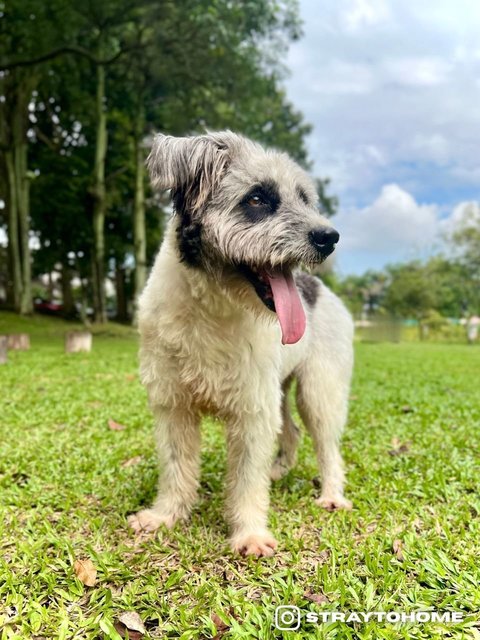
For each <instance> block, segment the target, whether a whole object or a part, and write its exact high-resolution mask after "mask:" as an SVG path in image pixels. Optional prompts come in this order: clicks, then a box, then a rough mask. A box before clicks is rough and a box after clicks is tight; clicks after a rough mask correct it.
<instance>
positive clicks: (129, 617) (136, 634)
mask: <svg viewBox="0 0 480 640" xmlns="http://www.w3.org/2000/svg"><path fill="white" fill-rule="evenodd" d="M113 626H114V627H115V629H116V631H117V633H119V634H120V635H121V636H122V638H126V637H127V632H128V637H129V638H130V640H140V638H143V636H144V635H145V634H146V633H147V630H146V629H145V626H144V624H143V622H142V619H141V618H140V616H139V615H138V613H137V612H136V611H124V612H123V613H121V614H120V615H119V616H118V619H117V621H116V622H115V624H114V625H113Z"/></svg>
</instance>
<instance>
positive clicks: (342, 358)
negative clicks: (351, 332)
mask: <svg viewBox="0 0 480 640" xmlns="http://www.w3.org/2000/svg"><path fill="white" fill-rule="evenodd" d="M351 367H352V359H351V350H349V349H345V352H344V353H338V352H336V351H334V349H333V348H332V347H329V345H328V344H327V346H325V344H324V345H323V346H322V345H321V344H317V345H316V348H315V349H314V350H313V352H312V353H311V354H310V355H309V358H308V359H307V360H306V361H305V362H303V363H302V365H301V366H300V368H299V369H298V371H297V375H298V385H297V406H298V411H299V413H300V416H301V418H302V420H303V422H304V423H305V426H306V427H307V429H308V431H309V433H310V434H311V436H312V439H313V444H314V448H315V452H316V455H317V460H318V465H319V467H320V473H321V478H322V493H321V495H320V498H318V500H316V502H317V504H319V505H320V506H322V507H324V508H325V509H328V510H329V511H332V510H334V509H351V507H352V504H351V502H350V501H349V500H347V499H346V498H345V497H344V495H343V485H344V481H345V476H344V471H343V461H342V456H341V454H340V449H339V441H340V436H341V433H342V431H343V428H344V426H345V423H346V420H347V410H348V396H349V389H350V375H351Z"/></svg>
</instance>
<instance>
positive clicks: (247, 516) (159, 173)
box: [130, 131, 353, 556]
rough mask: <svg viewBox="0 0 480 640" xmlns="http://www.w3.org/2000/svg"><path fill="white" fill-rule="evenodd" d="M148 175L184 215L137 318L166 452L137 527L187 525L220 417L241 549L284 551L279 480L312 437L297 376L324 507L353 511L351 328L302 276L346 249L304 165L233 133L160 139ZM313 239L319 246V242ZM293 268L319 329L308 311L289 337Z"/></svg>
mask: <svg viewBox="0 0 480 640" xmlns="http://www.w3.org/2000/svg"><path fill="white" fill-rule="evenodd" d="M148 166H149V170H150V174H151V177H152V182H153V185H154V187H156V188H157V189H170V190H171V194H172V199H173V203H174V215H173V216H172V218H171V219H170V221H169V224H168V227H167V229H166V233H165V239H164V242H163V244H162V247H161V250H160V252H159V254H158V256H157V259H156V261H155V265H154V267H153V270H152V272H151V274H150V277H149V280H148V283H147V286H146V288H145V290H144V292H143V294H142V296H141V299H140V302H139V311H138V320H139V329H140V335H141V349H140V361H141V378H142V381H143V383H144V385H145V386H146V388H147V391H148V396H149V402H150V406H151V409H152V411H153V414H154V417H155V423H156V435H157V442H158V452H159V457H160V478H159V487H158V495H157V497H156V499H155V502H154V504H153V506H152V507H151V508H150V509H146V510H143V511H140V512H139V513H137V514H135V515H132V516H130V524H131V526H132V527H133V528H134V529H135V530H136V531H142V530H147V531H153V530H155V529H157V528H158V527H159V526H160V525H161V524H165V525H167V527H171V526H173V525H174V523H175V522H176V521H177V520H179V519H185V518H187V517H188V515H189V513H190V510H191V508H192V505H193V504H194V502H195V499H196V494H197V487H198V480H199V459H200V419H201V415H202V414H204V413H210V414H214V415H216V416H218V417H220V418H221V419H222V420H224V422H225V424H226V434H227V445H228V477H227V507H226V517H227V519H228V521H229V524H230V527H231V544H232V547H233V549H234V550H235V551H238V552H241V553H244V554H254V555H257V556H267V555H272V554H273V551H274V549H275V547H276V541H275V539H274V538H273V536H272V534H271V533H270V532H269V530H268V527H267V516H268V504H269V484H270V479H271V478H273V479H278V478H280V477H282V476H283V475H284V474H285V473H286V472H287V471H288V470H289V469H290V468H291V466H292V465H293V464H294V461H295V451H296V447H297V443H298V438H299V430H298V428H297V427H296V425H295V424H294V422H293V420H292V417H291V414H290V410H289V406H288V389H289V386H290V383H291V381H292V379H293V378H296V379H297V404H298V410H299V413H300V415H301V417H302V419H303V422H304V423H305V425H306V427H307V429H308V431H309V432H310V434H311V436H312V439H313V443H314V446H315V450H316V454H317V458H318V463H319V467H320V470H321V475H322V492H321V496H320V498H319V499H318V500H317V502H318V504H320V505H321V506H323V507H325V508H327V509H336V508H350V506H351V504H350V502H349V501H348V500H346V499H345V498H344V496H343V484H344V473H343V465H342V459H341V455H340V452H339V437H340V434H341V432H342V429H343V427H344V424H345V421H346V417H347V401H348V393H349V386H350V376H351V369H352V360H353V357H352V321H351V318H350V315H349V314H348V312H347V311H346V309H345V307H344V306H343V304H342V303H341V302H340V300H339V299H338V298H337V297H336V296H335V295H334V294H333V293H332V292H331V291H330V290H329V289H328V288H327V287H326V286H324V285H323V284H322V283H321V282H320V280H318V279H316V278H313V277H312V276H310V275H307V274H305V273H302V272H300V271H298V270H297V268H298V267H300V266H301V265H306V266H312V265H314V264H316V263H318V262H320V261H321V260H323V259H324V258H325V256H326V254H327V253H329V252H331V251H332V250H333V246H334V245H333V244H332V243H331V237H330V243H331V244H330V245H329V246H327V247H325V245H324V244H323V243H322V240H321V238H323V236H322V235H321V234H322V233H323V232H325V231H326V232H327V236H328V232H329V231H331V229H332V228H331V226H330V223H329V221H328V220H327V219H326V218H324V217H323V216H322V215H321V214H320V213H319V210H318V207H317V195H316V191H315V187H314V185H313V182H312V180H311V179H310V178H309V177H308V175H307V174H306V173H305V172H304V171H303V170H302V169H301V168H300V167H299V166H298V165H297V164H296V163H294V162H293V161H292V160H291V159H290V158H289V157H288V156H287V155H286V154H284V153H279V152H277V151H271V150H265V149H264V148H262V147H261V146H260V145H258V144H256V143H254V142H252V141H250V140H248V139H246V138H244V137H242V136H239V135H236V134H234V133H232V132H229V131H227V132H220V133H211V134H208V135H202V136H196V137H187V138H174V137H170V136H163V135H159V136H157V137H156V138H155V140H154V144H153V148H152V151H151V153H150V156H149V159H148ZM312 232H317V234H318V233H320V241H319V240H318V238H317V242H316V243H315V242H314V241H312ZM334 235H335V234H334ZM336 239H338V236H337V237H336V238H334V240H336ZM313 240H315V236H314V237H313ZM292 273H293V277H294V278H295V282H296V290H297V291H298V292H299V296H300V299H301V301H302V306H303V308H304V312H305V316H306V327H303V326H300V328H299V323H300V325H301V317H300V316H301V313H300V312H298V310H297V312H296V316H295V318H294V320H292V319H291V318H290V320H288V317H287V319H286V320H284V323H286V324H285V326H284V325H282V329H281V327H280V323H279V319H280V315H281V314H280V310H281V309H280V305H281V304H282V305H283V303H282V302H281V300H280V298H279V297H278V296H277V297H275V295H272V291H273V289H272V287H273V284H272V287H270V286H269V282H270V283H271V280H270V277H279V278H280V279H281V280H282V282H283V286H285V283H287V282H288V283H290V284H291V282H292ZM289 286H290V285H289ZM283 290H284V291H285V289H283ZM278 295H280V294H278ZM285 295H286V294H285ZM291 295H292V296H293V298H292V301H294V300H295V299H296V298H295V295H296V294H295V293H293V294H291ZM272 298H275V303H273V302H272ZM275 305H277V307H278V309H277V312H279V315H278V316H277V314H276V313H275V311H274V309H275V308H276V306H275ZM292 305H294V302H292ZM289 311H291V313H292V314H294V311H292V310H291V309H290V308H289V307H288V304H287V311H286V312H284V315H285V314H287V316H288V312H289ZM294 315H295V314H294ZM299 317H300V320H299ZM292 326H293V328H292ZM282 330H283V331H282ZM292 331H293V334H292ZM289 332H290V335H289ZM302 334H303V337H302ZM282 335H283V342H287V344H282ZM277 442H278V453H277V456H276V458H274V453H275V446H276V443H277Z"/></svg>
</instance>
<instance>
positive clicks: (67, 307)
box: [61, 262, 76, 318]
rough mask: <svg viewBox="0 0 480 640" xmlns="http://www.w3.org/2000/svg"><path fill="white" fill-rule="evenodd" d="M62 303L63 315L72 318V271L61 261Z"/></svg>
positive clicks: (73, 305)
mask: <svg viewBox="0 0 480 640" xmlns="http://www.w3.org/2000/svg"><path fill="white" fill-rule="evenodd" d="M61 282H62V304H63V315H64V316H66V317H67V318H72V317H73V316H74V315H75V311H76V310H75V303H74V300H73V291H72V272H71V269H70V268H69V266H68V264H66V263H65V262H63V263H62V278H61Z"/></svg>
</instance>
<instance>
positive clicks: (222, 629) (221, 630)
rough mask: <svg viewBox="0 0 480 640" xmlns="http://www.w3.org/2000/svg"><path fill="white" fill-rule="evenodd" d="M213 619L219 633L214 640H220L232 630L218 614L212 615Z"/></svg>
mask: <svg viewBox="0 0 480 640" xmlns="http://www.w3.org/2000/svg"><path fill="white" fill-rule="evenodd" d="M211 619H212V622H213V624H214V625H215V627H216V629H217V633H216V634H215V636H214V637H213V640H220V638H221V637H222V636H223V635H224V634H225V633H226V632H227V631H228V630H229V629H230V627H229V625H228V624H227V623H226V622H224V621H223V620H222V619H221V618H220V616H219V615H217V614H216V613H212V616H211Z"/></svg>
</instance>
